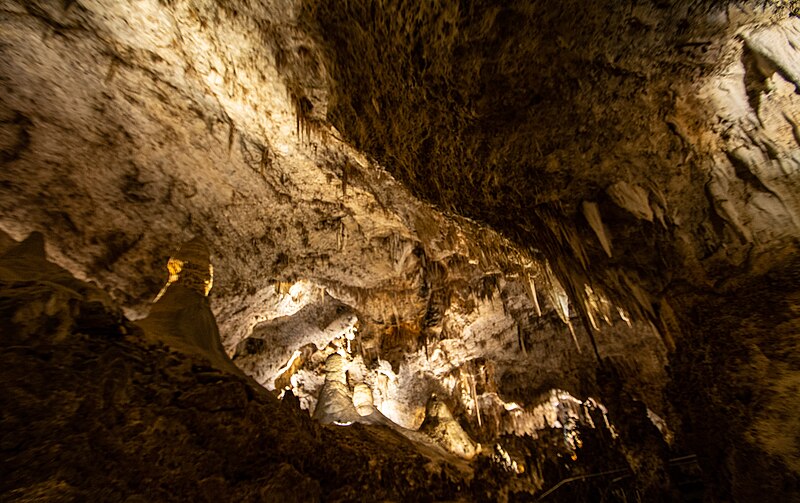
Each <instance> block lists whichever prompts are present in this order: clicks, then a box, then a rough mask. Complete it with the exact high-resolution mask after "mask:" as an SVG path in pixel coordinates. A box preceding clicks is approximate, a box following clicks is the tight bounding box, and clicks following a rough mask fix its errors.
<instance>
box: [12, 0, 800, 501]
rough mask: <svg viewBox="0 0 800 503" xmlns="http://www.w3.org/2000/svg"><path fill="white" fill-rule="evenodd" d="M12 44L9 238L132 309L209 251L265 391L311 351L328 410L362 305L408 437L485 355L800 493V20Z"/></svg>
mask: <svg viewBox="0 0 800 503" xmlns="http://www.w3.org/2000/svg"><path fill="white" fill-rule="evenodd" d="M401 7H402V8H401ZM0 33H1V34H2V41H3V43H2V45H0V56H2V57H0V77H1V78H0V85H2V88H3V93H2V94H0V163H2V167H3V169H2V172H1V173H0V190H1V191H2V193H1V194H0V195H1V196H2V197H0V229H3V230H5V231H6V232H8V233H10V234H11V235H12V236H13V237H15V238H17V239H19V238H22V237H24V236H25V235H27V233H28V232H30V231H31V230H39V231H42V232H43V233H44V234H45V235H46V236H47V238H48V240H47V243H48V250H47V251H48V255H49V256H50V257H51V258H52V259H53V260H54V261H56V262H57V263H58V264H60V265H61V266H63V267H65V268H67V269H68V270H69V271H71V272H72V273H74V274H75V275H76V276H78V277H79V278H81V279H85V280H91V281H94V282H96V283H97V284H98V285H99V286H100V287H101V288H103V289H104V290H105V291H106V292H108V293H109V294H110V295H111V296H112V298H114V299H115V300H116V301H117V302H119V303H120V304H121V305H122V307H123V309H124V312H125V313H126V314H127V315H128V316H129V317H130V318H141V317H142V316H144V314H145V313H146V312H147V310H148V305H149V303H150V301H152V300H153V298H154V297H155V295H156V294H157V293H158V291H159V289H160V288H161V286H162V284H163V280H164V276H165V273H164V271H163V265H164V263H166V260H167V258H168V257H169V256H170V255H171V254H172V253H173V252H174V251H175V250H176V249H177V248H178V246H179V245H180V244H181V243H182V242H184V241H186V240H187V239H189V238H191V237H194V236H202V237H203V238H204V239H205V240H206V242H207V243H208V245H209V248H210V250H211V252H212V258H213V263H214V264H215V268H216V269H215V277H214V285H215V286H214V289H213V290H212V294H211V295H212V306H213V308H214V314H215V315H216V319H217V320H218V321H219V324H220V334H221V336H222V343H223V345H224V347H225V349H226V351H227V352H228V354H231V355H233V354H235V353H237V354H239V358H238V359H239V363H240V364H242V366H243V367H247V368H248V373H250V374H252V375H253V376H255V377H256V378H257V379H258V381H259V382H260V383H261V384H266V385H270V384H271V385H273V386H274V379H275V377H276V376H275V375H274V372H275V371H277V370H278V369H279V368H280V367H281V366H283V365H285V364H286V363H287V361H288V360H289V359H290V357H291V355H292V354H293V353H294V351H296V350H298V349H299V348H300V346H302V345H305V344H307V343H309V342H313V343H314V344H316V345H319V346H320V347H317V348H316V350H317V353H316V356H315V357H314V358H310V359H309V362H310V363H309V364H308V365H309V366H308V368H306V369H304V370H303V371H302V372H306V374H305V375H306V377H307V378H308V379H307V380H306V382H307V383H308V387H309V389H308V391H309V397H310V400H309V403H312V404H313V400H312V399H313V392H315V391H316V387H315V386H317V385H318V384H319V375H320V372H321V371H320V368H319V365H318V364H319V363H321V362H322V361H324V358H323V356H322V355H323V354H327V353H326V351H327V352H330V349H327V350H326V349H325V347H323V346H324V345H325V339H327V338H328V337H333V336H334V335H335V334H334V335H332V334H333V332H336V334H339V332H337V330H339V328H335V329H334V328H330V327H331V326H332V325H330V324H325V323H322V324H320V325H317V326H312V325H313V324H308V323H306V322H307V321H309V320H313V321H315V322H316V321H319V320H321V319H322V318H324V317H325V316H322V315H319V316H317V315H318V314H319V313H320V312H323V311H324V310H325V309H330V308H331V306H338V307H341V308H342V309H343V310H344V311H345V313H344V315H347V316H349V315H350V312H352V313H353V315H354V316H356V317H357V318H358V320H359V322H360V323H361V325H360V326H361V328H362V329H363V330H360V335H359V339H358V341H357V342H356V343H354V345H355V346H356V347H357V348H359V350H363V349H364V348H366V349H367V351H366V352H365V354H364V355H362V364H363V362H365V361H368V360H372V359H374V358H375V357H376V356H375V355H382V356H381V362H380V365H383V368H387V365H388V368H389V369H391V370H392V373H393V374H394V375H395V376H397V377H398V381H397V383H395V387H394V388H393V389H391V390H389V392H387V393H388V394H389V396H388V398H389V399H390V400H391V401H392V403H393V404H395V407H396V409H397V411H398V412H397V415H396V416H395V417H394V419H396V420H397V421H398V422H401V423H406V424H408V425H417V424H418V423H419V421H420V419H421V414H422V413H423V412H424V405H425V402H426V400H427V395H428V394H429V393H430V392H432V391H434V390H439V391H442V390H443V388H445V386H442V385H441V379H444V378H445V377H446V376H452V375H455V374H454V373H457V372H460V371H461V370H459V369H467V368H475V367H474V365H476V363H475V362H476V361H483V360H487V361H491V362H492V364H493V365H494V368H495V370H496V372H497V373H496V375H497V378H498V381H497V383H496V384H497V385H498V389H497V390H493V389H488V388H487V389H485V390H483V391H484V392H486V394H485V395H483V397H482V398H481V399H479V400H483V399H485V400H486V401H487V403H488V402H492V403H495V406H497V402H493V400H494V398H492V397H491V393H493V392H495V391H497V392H499V394H500V396H501V398H502V400H505V402H504V403H509V402H510V401H511V400H519V401H520V402H521V403H523V405H524V406H531V408H533V406H534V405H535V402H536V400H537V399H538V397H539V396H540V395H541V394H542V393H547V392H548V391H549V390H550V389H552V388H562V389H568V390H569V391H570V392H573V393H574V394H576V396H577V395H579V396H581V398H586V397H588V396H595V395H597V396H599V397H600V398H601V399H602V400H603V401H604V402H607V405H608V407H609V409H610V417H612V419H613V418H615V417H617V418H624V417H626V415H628V414H630V415H631V417H633V416H636V417H637V419H636V421H638V420H639V419H641V418H642V417H644V416H645V415H646V414H645V413H646V412H647V409H649V410H650V411H651V412H652V411H655V413H656V414H658V415H659V416H663V417H665V418H666V419H667V423H668V424H669V425H670V428H672V429H674V430H675V431H676V432H678V433H679V435H678V437H679V438H680V439H681V440H680V442H682V445H683V446H686V445H688V446H691V447H692V448H694V446H698V447H697V448H698V451H701V452H698V453H699V454H701V461H702V463H704V468H705V471H706V472H707V473H708V474H710V475H709V477H710V478H711V479H713V480H714V482H715V484H716V486H715V489H714V490H715V491H717V492H718V494H720V495H722V496H723V497H736V498H739V499H746V498H749V497H751V496H752V495H753V492H752V491H755V490H757V488H760V487H762V488H764V490H765V491H767V492H771V493H774V494H783V493H786V492H789V491H796V490H797V473H798V467H797V466H796V455H795V452H794V450H793V447H792V446H794V445H795V444H796V441H797V438H796V432H797V431H798V429H797V428H794V427H793V423H792V419H791V414H790V412H789V411H791V410H792V409H793V408H794V407H795V404H796V384H795V383H796V381H797V377H796V375H797V362H796V361H795V358H794V356H793V355H794V353H796V351H795V348H796V347H797V344H798V342H800V341H798V340H797V334H798V330H797V319H798V316H797V304H798V301H797V284H798V282H797V280H796V278H797V274H796V271H797V270H798V263H797V243H798V235H800V230H799V229H800V228H799V227H798V222H800V218H799V215H800V206H799V205H800V200H798V197H797V194H798V193H800V192H798V188H799V187H798V174H797V173H798V169H800V168H799V166H800V158H798V144H800V133H798V126H797V124H798V120H800V115H798V114H799V113H800V112H799V111H798V110H800V109H798V106H799V105H798V99H799V98H798V92H797V86H798V84H799V82H798V79H800V77H798V72H799V70H798V68H797V61H798V59H800V58H798V54H797V50H796V49H795V47H797V46H798V43H797V41H798V36H799V35H798V23H797V18H796V17H792V6H791V5H789V4H784V3H780V2H760V3H757V2H722V3H712V2H680V1H679V2H671V3H670V2H668V3H651V2H642V3H640V4H636V5H627V4H620V3H618V2H599V3H597V4H592V5H584V3H583V2H567V3H562V2H558V5H556V4H555V3H552V2H538V3H535V4H530V3H529V2H511V3H509V4H508V5H505V6H502V7H500V6H496V5H492V4H490V3H487V2H476V3H474V4H473V5H470V6H465V5H462V4H461V3H458V2H443V3H440V4H436V5H433V4H430V5H429V4H427V3H425V4H422V3H420V4H414V3H412V4H403V5H402V6H401V5H400V4H399V3H395V2H385V3H382V4H380V5H377V4H370V3H369V2H363V3H362V2H349V3H348V4H347V5H346V6H344V7H343V6H342V5H340V3H339V2H328V1H306V2H289V1H287V2H280V1H270V2H260V3H258V4H253V3H251V2H247V1H236V2H216V1H211V0H207V1H202V2H189V1H156V0H148V1H144V2H132V1H131V2H125V1H122V2H112V1H89V0H78V1H70V2H60V1H55V0H53V1H49V0H36V1H30V2H23V1H14V0H3V1H2V3H0ZM384 168H385V169H386V171H384ZM417 198H419V199H417ZM432 205H433V206H432ZM531 280H534V281H533V282H531ZM533 283H535V286H534V285H533ZM298 285H299V286H298ZM292 289H294V290H292ZM298 292H301V293H302V294H298ZM432 292H437V293H436V295H434V294H433V293H432ZM454 292H455V293H454ZM445 294H447V295H445ZM451 294H452V295H451ZM534 294H535V295H534ZM568 304H569V306H568ZM618 308H619V309H618ZM298 314H299V316H296V315H298ZM323 314H324V313H323ZM340 314H342V313H340ZM337 316H338V315H337ZM604 317H608V318H609V321H610V323H605V321H603V318H604ZM317 318H319V320H317ZM334 318H336V316H334ZM336 319H338V318H336ZM348 320H349V318H348ZM628 320H630V321H632V324H631V325H630V326H629V325H628V324H627V323H626V321H628ZM304 323H306V324H304ZM320 323H321V322H320ZM348 323H349V321H348ZM322 325H325V326H322ZM329 328H330V330H331V331H330V332H328V331H326V330H328V329H329ZM293 330H299V331H302V332H303V334H304V338H303V337H301V338H300V339H302V340H300V339H298V340H294V339H293V337H292V335H291V334H292V331H293ZM339 331H340V332H341V330H339ZM342 333H343V332H342ZM573 334H574V335H573ZM336 336H337V337H338V335H336ZM573 337H574V339H573ZM260 341H267V342H270V341H271V342H279V344H277V343H276V344H275V345H274V346H270V345H269V344H266V345H265V343H264V342H260ZM247 344H249V345H250V346H251V347H253V348H256V349H257V350H254V351H252V352H250V351H246V352H242V353H240V351H239V348H244V347H245V346H243V345H247ZM576 345H577V348H576ZM523 346H525V347H524V349H523ZM258 348H262V349H263V348H266V350H263V351H262V350H258ZM578 349H580V352H579V351H578ZM437 350H438V353H437V352H436V351H437ZM244 353H247V354H244ZM373 353H374V355H373ZM370 355H373V356H370ZM247 358H249V360H248V361H247V363H246V364H245V361H244V360H245V359H247ZM481 359H483V360H481ZM390 360H391V361H390ZM314 362H316V363H314ZM667 363H669V367H668V368H666V367H665V365H666V364H667ZM248 365H249V367H248ZM359 365H360V364H359ZM471 365H472V366H473V367H470V366H471ZM393 367H394V368H393ZM370 371H375V372H376V375H377V370H376V368H371V369H370ZM395 371H396V373H395ZM376 375H372V376H371V377H368V378H369V379H373V378H374V379H377V377H376ZM365 378H367V377H365ZM453 393H455V392H453ZM451 398H452V397H451ZM476 401H478V400H476ZM499 407H500V408H502V404H500V405H499ZM457 414H460V416H459V418H460V419H461V420H462V422H463V423H464V424H466V425H467V427H468V429H469V428H475V429H474V430H472V431H473V434H475V435H480V434H481V430H480V429H477V418H476V417H475V416H476V414H475V411H474V410H461V411H460V412H459V411H457ZM636 421H631V422H630V424H627V425H622V426H628V427H627V428H622V434H623V435H624V436H627V437H628V438H627V439H626V441H627V442H631V446H632V447H631V450H630V451H629V455H628V460H629V461H630V462H632V463H633V462H636V458H637V456H644V454H641V452H638V453H637V452H636V449H635V445H634V444H636V442H640V440H637V439H636V437H637V435H639V432H641V429H640V428H638V427H637V424H638V423H636ZM712 432H713V433H714V434H715V435H716V437H717V439H718V440H714V441H711V442H706V440H705V438H706V437H708V436H709V435H710V434H711V433H712ZM484 433H486V432H484ZM723 439H724V440H723ZM647 456H648V459H657V458H659V457H663V452H651V453H650V454H647ZM750 460H758V461H757V462H756V466H758V467H759V469H758V470H755V473H756V475H754V476H750V475H748V474H749V473H750V472H752V471H753V470H749V469H748V463H749V461H750ZM645 471H646V470H642V471H641V474H642V475H643V476H644V475H646V474H645ZM774 474H778V475H774ZM654 483H660V482H659V481H655V482H654Z"/></svg>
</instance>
